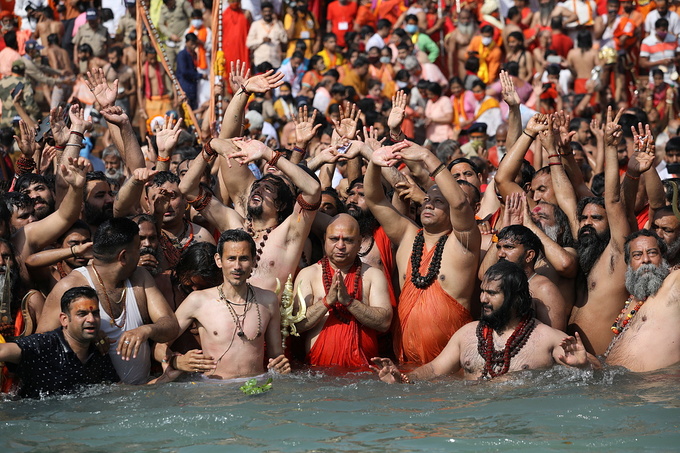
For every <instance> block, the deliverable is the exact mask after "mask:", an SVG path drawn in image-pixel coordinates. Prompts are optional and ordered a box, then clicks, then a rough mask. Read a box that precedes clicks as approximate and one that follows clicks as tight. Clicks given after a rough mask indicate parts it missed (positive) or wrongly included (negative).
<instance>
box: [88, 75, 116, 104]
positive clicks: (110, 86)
mask: <svg viewBox="0 0 680 453" xmlns="http://www.w3.org/2000/svg"><path fill="white" fill-rule="evenodd" d="M85 83H86V84H87V87H88V88H89V89H90V91H92V94H93V95H94V98H95V99H96V100H97V102H98V103H99V105H100V107H101V108H102V109H105V108H107V107H112V106H113V104H115V103H116V96H118V79H116V80H114V81H113V83H109V82H108V81H107V80H106V76H105V75H104V70H103V69H102V68H96V69H95V70H94V71H92V72H89V71H88V72H87V77H85Z"/></svg>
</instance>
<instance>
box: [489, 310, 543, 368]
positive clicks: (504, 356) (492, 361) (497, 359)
mask: <svg viewBox="0 0 680 453" xmlns="http://www.w3.org/2000/svg"><path fill="white" fill-rule="evenodd" d="M535 328H536V318H534V317H533V314H532V313H528V314H526V315H525V316H524V317H523V318H522V320H521V321H520V322H519V324H518V325H517V327H515V330H514V331H513V332H512V335H510V338H508V341H506V342H505V348H504V349H503V350H502V351H496V349H495V348H494V344H493V329H492V328H491V327H489V326H488V325H486V323H484V322H482V321H480V322H479V324H478V325H477V350H478V351H479V355H481V356H482V357H483V358H484V361H485V363H484V370H483V371H482V378H484V379H489V378H495V377H497V376H500V375H502V374H505V373H507V372H508V370H509V369H510V359H512V358H513V357H514V356H516V355H517V353H518V352H519V351H520V350H521V349H522V347H524V345H525V344H526V342H527V340H528V339H529V336H531V333H532V332H533V331H534V329H535ZM497 369H500V371H496V370H497Z"/></svg>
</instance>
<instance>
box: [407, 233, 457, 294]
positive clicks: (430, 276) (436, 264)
mask: <svg viewBox="0 0 680 453" xmlns="http://www.w3.org/2000/svg"><path fill="white" fill-rule="evenodd" d="M448 237H449V235H448V234H444V235H442V236H441V237H440V238H439V239H438V240H437V245H435V251H434V255H432V261H430V266H429V267H428V268H427V275H424V276H423V275H420V260H421V259H422V258H423V249H424V246H425V236H424V235H423V230H422V229H421V230H420V231H418V234H417V235H416V238H415V239H414V240H413V251H412V252H411V283H413V286H415V287H416V288H418V289H425V288H427V287H428V286H430V285H431V284H432V283H433V282H434V280H435V279H436V278H437V275H438V274H439V268H440V267H441V265H442V255H443V254H444V246H445V245H446V240H447V239H448Z"/></svg>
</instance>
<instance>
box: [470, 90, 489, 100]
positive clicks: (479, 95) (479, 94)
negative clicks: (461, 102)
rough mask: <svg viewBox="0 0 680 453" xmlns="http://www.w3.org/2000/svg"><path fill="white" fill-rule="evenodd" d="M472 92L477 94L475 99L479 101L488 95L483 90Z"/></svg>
mask: <svg viewBox="0 0 680 453" xmlns="http://www.w3.org/2000/svg"><path fill="white" fill-rule="evenodd" d="M472 94H473V95H474V96H475V99H477V100H478V101H481V100H482V99H484V97H485V96H486V93H484V92H483V91H482V92H481V93H472Z"/></svg>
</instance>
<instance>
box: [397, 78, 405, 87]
mask: <svg viewBox="0 0 680 453" xmlns="http://www.w3.org/2000/svg"><path fill="white" fill-rule="evenodd" d="M397 86H398V87H399V88H406V87H407V86H408V82H402V81H401V80H397Z"/></svg>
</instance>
